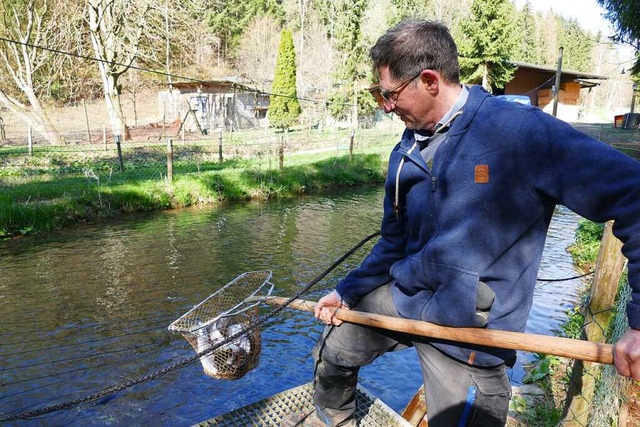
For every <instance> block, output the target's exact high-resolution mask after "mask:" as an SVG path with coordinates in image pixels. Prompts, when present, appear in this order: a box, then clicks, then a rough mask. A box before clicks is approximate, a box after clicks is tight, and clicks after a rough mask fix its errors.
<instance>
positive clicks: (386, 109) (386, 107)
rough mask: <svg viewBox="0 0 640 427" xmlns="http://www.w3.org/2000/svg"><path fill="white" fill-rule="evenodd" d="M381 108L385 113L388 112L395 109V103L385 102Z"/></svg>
mask: <svg viewBox="0 0 640 427" xmlns="http://www.w3.org/2000/svg"><path fill="white" fill-rule="evenodd" d="M382 109H383V110H384V112H385V113H386V114H389V113H390V112H392V111H393V110H395V109H396V105H395V104H394V103H393V102H385V103H384V104H383V105H382Z"/></svg>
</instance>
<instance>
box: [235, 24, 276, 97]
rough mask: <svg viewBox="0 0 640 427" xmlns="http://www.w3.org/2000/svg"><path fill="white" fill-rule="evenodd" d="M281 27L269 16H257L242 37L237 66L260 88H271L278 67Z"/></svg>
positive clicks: (242, 73)
mask: <svg viewBox="0 0 640 427" xmlns="http://www.w3.org/2000/svg"><path fill="white" fill-rule="evenodd" d="M279 43H280V29H279V28H278V24H277V22H276V21H275V20H274V19H273V18H271V17H269V16H261V17H258V18H256V19H255V20H253V21H252V22H251V24H250V25H249V26H248V27H247V30H246V31H245V32H244V34H243V35H242V37H241V38H240V46H239V48H238V55H237V59H236V67H237V70H238V72H239V73H240V75H242V76H243V77H244V78H246V79H248V80H251V81H252V82H253V83H254V84H255V85H256V86H257V87H258V88H259V89H261V90H265V91H266V90H269V89H270V88H271V82H272V80H273V75H274V73H275V69H276V57H277V54H278V45H279Z"/></svg>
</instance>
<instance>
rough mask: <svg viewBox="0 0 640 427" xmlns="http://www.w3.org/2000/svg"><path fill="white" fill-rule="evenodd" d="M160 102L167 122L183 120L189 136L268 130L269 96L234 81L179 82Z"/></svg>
mask: <svg viewBox="0 0 640 427" xmlns="http://www.w3.org/2000/svg"><path fill="white" fill-rule="evenodd" d="M158 101H159V108H160V111H159V113H160V116H161V117H162V119H163V121H164V122H174V121H176V120H180V121H181V123H182V126H183V127H184V129H185V130H186V131H190V132H201V133H203V134H206V133H209V132H212V131H214V130H216V129H224V130H238V129H247V128H259V127H266V126H268V123H267V119H266V114H267V109H268V107H269V95H268V94H265V93H262V92H260V91H259V90H257V89H254V88H251V87H249V86H248V85H246V84H243V83H240V82H238V81H237V80H235V79H219V80H208V81H193V82H176V83H173V84H172V90H165V91H160V92H159V93H158Z"/></svg>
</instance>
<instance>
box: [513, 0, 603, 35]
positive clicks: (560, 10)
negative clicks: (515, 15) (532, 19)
mask: <svg viewBox="0 0 640 427" xmlns="http://www.w3.org/2000/svg"><path fill="white" fill-rule="evenodd" d="M530 1H531V7H533V9H534V10H537V11H540V12H546V11H548V10H549V9H552V10H553V11H554V12H555V13H556V14H557V15H561V16H563V17H565V18H575V19H577V20H578V22H579V23H580V26H581V27H582V28H584V29H585V30H588V31H591V32H594V33H596V32H598V31H599V30H601V31H602V33H603V34H604V35H609V34H610V33H612V29H611V25H610V23H609V21H607V20H606V19H605V18H603V17H602V14H603V13H604V12H605V10H604V9H603V8H602V7H601V6H600V5H599V4H598V2H597V0H530ZM514 3H515V4H516V6H517V7H518V9H522V6H523V5H524V3H526V0H515V1H514Z"/></svg>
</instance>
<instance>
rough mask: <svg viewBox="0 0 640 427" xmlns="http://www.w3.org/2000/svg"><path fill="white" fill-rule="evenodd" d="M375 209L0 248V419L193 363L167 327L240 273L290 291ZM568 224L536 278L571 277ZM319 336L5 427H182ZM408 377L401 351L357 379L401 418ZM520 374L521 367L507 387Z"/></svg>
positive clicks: (302, 205)
mask: <svg viewBox="0 0 640 427" xmlns="http://www.w3.org/2000/svg"><path fill="white" fill-rule="evenodd" d="M381 199H382V192H381V191H380V190H379V189H375V188H372V189H361V190H357V191H347V192H343V193H340V194H335V195H331V196H326V197H325V196H318V197H308V198H303V199H299V200H295V201H280V202H272V203H267V204H258V203H252V204H243V205H229V206H226V207H225V208H224V209H210V208H194V209H188V210H180V211H172V212H164V213H160V214H155V215H148V216H136V217H132V218H128V219H122V220H119V221H117V222H109V223H103V224H100V225H92V226H83V227H79V228H77V229H73V230H66V231H64V232H61V233H59V234H56V235H52V236H48V237H46V238H41V237H32V238H24V239H21V240H16V241H12V242H4V243H2V245H1V246H0V266H1V268H2V272H3V274H2V275H1V276H0V310H1V312H2V313H3V316H2V317H3V322H2V323H1V324H0V342H2V347H1V349H0V360H2V362H1V363H2V370H1V376H0V413H16V412H21V411H25V410H33V409H38V408H42V407H45V406H48V405H52V404H58V403H61V402H66V401H70V400H73V399H78V398H81V397H83V396H86V395H90V394H93V393H98V394H99V395H100V393H101V392H102V391H104V389H105V388H108V387H110V386H112V385H119V384H121V383H122V382H126V381H128V380H130V379H132V378H138V377H139V376H141V375H147V374H149V373H151V372H155V371H158V370H160V369H163V368H165V367H167V366H170V365H171V364H174V363H176V362H177V361H180V360H183V359H184V358H185V357H189V356H192V355H193V354H194V353H193V351H192V350H191V348H190V346H189V345H188V344H187V342H186V341H185V340H183V339H182V338H181V337H180V336H179V335H174V334H171V333H170V332H168V331H167V326H168V325H169V323H171V322H172V321H173V320H175V319H176V318H177V317H179V316H180V315H181V314H183V313H184V312H186V311H187V310H188V309H190V308H191V307H192V306H193V305H194V304H197V303H198V302H200V301H201V300H203V299H204V298H206V297H207V296H208V295H210V294H211V293H213V292H214V291H215V290H216V289H218V288H219V287H220V286H222V285H224V284H226V283H227V282H228V281H230V280H231V279H233V278H234V277H236V276H237V275H239V274H241V273H242V272H244V271H251V270H260V269H270V270H272V271H273V273H274V274H273V277H274V279H273V281H274V282H275V284H276V286H277V289H278V293H280V294H282V295H289V294H291V293H293V292H295V291H297V290H298V289H300V287H301V286H302V284H304V283H308V282H309V281H310V280H312V279H313V278H315V277H316V276H317V275H318V274H320V273H321V272H322V271H323V270H324V269H325V268H326V267H327V266H329V265H330V264H331V263H332V262H333V261H335V260H336V259H337V258H338V257H339V256H341V255H342V254H343V253H344V252H346V250H348V249H349V248H351V247H352V246H353V245H354V244H355V243H357V242H358V241H360V239H362V238H363V237H365V236H366V235H368V234H370V233H371V232H373V231H375V229H376V228H377V226H378V224H379V218H380V214H381V212H380V205H381ZM576 222H577V217H576V216H575V215H573V214H570V213H569V212H567V211H564V210H562V211H560V212H559V213H558V214H557V215H556V217H555V218H554V223H553V227H552V231H551V233H550V237H549V239H548V244H547V249H546V250H545V259H544V261H543V266H542V271H541V273H540V275H541V276H545V277H550V278H557V277H566V276H573V275H574V274H575V272H574V270H573V267H572V266H571V261H570V257H569V256H568V255H567V254H566V253H565V248H566V246H567V245H568V244H569V243H570V242H571V241H572V238H573V230H574V229H575V225H576ZM352 262H353V261H352ZM335 280H337V278H336V277H335V276H329V280H328V281H326V282H324V283H323V285H325V286H329V287H330V286H332V285H333V283H334V282H335ZM332 281H333V282H332ZM576 286H577V283H576V282H575V281H573V282H559V283H555V282H554V283H549V284H544V283H540V285H539V287H538V289H537V292H536V296H535V299H534V309H533V311H532V315H531V318H530V321H529V325H528V329H529V330H530V331H533V332H536V333H549V334H550V333H552V331H553V330H554V329H556V328H557V327H558V324H559V323H560V322H561V320H562V319H563V318H564V313H565V311H566V310H567V309H568V308H570V307H571V306H572V305H573V304H574V302H575V300H576V296H575V294H576V291H575V289H576ZM321 293H322V292H317V293H316V294H315V295H314V296H312V298H313V297H317V296H318V295H320V294H321ZM320 329H321V328H320V326H319V325H318V324H316V322H315V321H314V320H313V319H312V317H311V316H310V315H309V314H307V313H300V312H287V313H286V314H285V317H284V318H283V319H282V321H281V322H280V323H278V324H276V325H273V326H271V327H269V328H268V329H267V330H265V331H263V334H262V340H263V342H262V344H263V351H262V354H261V362H260V364H259V366H258V368H257V369H256V370H254V371H252V372H250V373H249V374H248V375H247V376H245V377H244V378H242V379H240V380H238V381H224V380H213V379H210V378H209V377H206V376H205V375H204V374H203V373H202V369H201V367H200V366H199V365H198V364H197V363H196V364H192V365H189V366H187V367H184V368H181V369H176V370H174V371H172V372H170V373H168V374H166V375H163V376H160V377H158V378H154V379H153V380H151V381H146V382H143V383H141V384H140V385H136V386H133V387H131V388H128V389H126V390H124V391H121V392H119V393H117V394H113V393H108V392H106V393H104V396H102V395H100V398H98V399H97V400H96V401H95V402H94V403H92V404H83V405H80V406H75V407H73V408H71V409H67V410H63V411H57V412H54V413H51V414H48V415H44V416H41V417H38V418H37V419H36V420H35V421H23V422H18V423H15V424H16V425H31V424H33V423H35V424H47V425H80V424H82V425H105V424H108V425H123V426H124V425H132V424H133V425H148V424H154V425H157V424H160V425H171V426H174V425H188V424H191V423H194V422H197V421H200V420H203V419H206V418H209V417H211V416H213V415H216V414H219V413H222V412H226V411H227V410H229V409H231V408H234V407H237V406H239V405H241V404H245V403H250V402H253V401H255V400H258V399H260V398H263V397H266V396H268V395H271V394H273V393H274V392H277V391H281V390H284V389H286V388H289V387H292V386H294V385H298V384H301V383H304V382H307V381H309V380H310V379H311V372H312V366H311V360H310V357H309V353H310V351H311V347H312V345H313V343H314V342H315V340H316V339H317V336H318V335H319V333H320ZM528 357H530V356H526V357H525V356H521V359H522V360H526V358H528ZM417 367H418V362H417V358H416V357H415V354H414V352H413V351H411V350H409V351H405V352H401V353H398V354H393V355H386V356H384V360H383V361H379V362H376V363H375V364H374V365H373V366H371V367H366V368H364V369H363V371H362V383H363V385H364V386H365V387H366V388H367V389H369V390H370V391H372V392H373V393H375V394H376V395H378V396H379V397H380V398H382V399H383V400H384V401H385V402H387V403H388V404H390V406H392V407H393V408H394V409H396V410H401V409H402V408H403V406H404V405H405V404H406V402H407V400H408V399H409V397H410V396H411V395H412V394H413V393H414V392H415V390H416V389H417V388H418V386H419V384H420V381H421V377H420V374H419V369H418V368H417ZM521 375H522V372H521V367H520V366H519V365H518V367H517V368H516V369H514V371H513V373H512V380H513V381H514V382H515V383H517V382H519V381H520V380H521ZM107 391H108V390H107Z"/></svg>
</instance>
